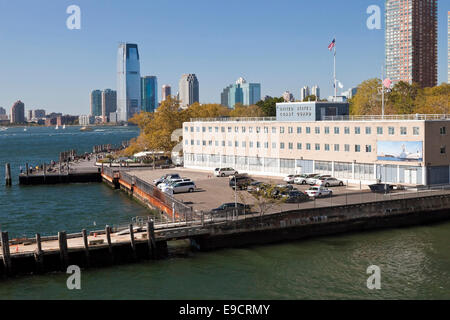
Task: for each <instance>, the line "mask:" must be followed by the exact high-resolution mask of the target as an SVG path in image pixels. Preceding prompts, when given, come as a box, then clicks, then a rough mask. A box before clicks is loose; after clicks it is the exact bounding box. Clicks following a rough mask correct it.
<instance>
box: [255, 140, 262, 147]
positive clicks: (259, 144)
mask: <svg viewBox="0 0 450 320" xmlns="http://www.w3.org/2000/svg"><path fill="white" fill-rule="evenodd" d="M256 148H257V149H259V148H261V142H259V141H257V142H256Z"/></svg>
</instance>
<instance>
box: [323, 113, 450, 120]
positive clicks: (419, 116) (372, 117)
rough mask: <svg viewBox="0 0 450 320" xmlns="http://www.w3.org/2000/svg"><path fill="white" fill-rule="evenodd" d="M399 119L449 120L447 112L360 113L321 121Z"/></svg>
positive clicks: (326, 118) (324, 118)
mask: <svg viewBox="0 0 450 320" xmlns="http://www.w3.org/2000/svg"><path fill="white" fill-rule="evenodd" d="M399 120H450V115H449V114H398V115H384V116H381V115H360V116H357V115H356V116H325V117H323V121H399Z"/></svg>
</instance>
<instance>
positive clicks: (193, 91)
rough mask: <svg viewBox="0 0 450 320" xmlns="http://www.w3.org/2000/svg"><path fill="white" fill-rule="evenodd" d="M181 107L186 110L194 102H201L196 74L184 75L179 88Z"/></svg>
mask: <svg viewBox="0 0 450 320" xmlns="http://www.w3.org/2000/svg"><path fill="white" fill-rule="evenodd" d="M178 90H179V100H180V107H181V108H182V109H186V108H187V107H189V106H190V105H191V104H193V103H194V102H199V101H200V99H199V82H198V79H197V76H196V75H195V74H183V75H182V76H181V79H180V82H179V86H178Z"/></svg>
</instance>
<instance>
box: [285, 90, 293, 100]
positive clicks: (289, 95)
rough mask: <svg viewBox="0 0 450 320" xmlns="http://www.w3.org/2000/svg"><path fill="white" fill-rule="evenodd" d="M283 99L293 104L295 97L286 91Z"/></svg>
mask: <svg viewBox="0 0 450 320" xmlns="http://www.w3.org/2000/svg"><path fill="white" fill-rule="evenodd" d="M283 99H284V102H293V101H294V95H293V94H292V93H290V92H289V91H285V92H284V93H283Z"/></svg>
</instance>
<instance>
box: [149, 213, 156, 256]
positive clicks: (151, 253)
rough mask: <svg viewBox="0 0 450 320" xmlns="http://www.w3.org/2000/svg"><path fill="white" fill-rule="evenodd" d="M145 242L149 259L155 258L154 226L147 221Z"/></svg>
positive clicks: (151, 221) (151, 222)
mask: <svg viewBox="0 0 450 320" xmlns="http://www.w3.org/2000/svg"><path fill="white" fill-rule="evenodd" d="M147 241H148V250H149V256H150V258H153V259H154V258H155V256H156V252H155V250H156V241H155V224H154V222H153V220H150V221H147Z"/></svg>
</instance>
